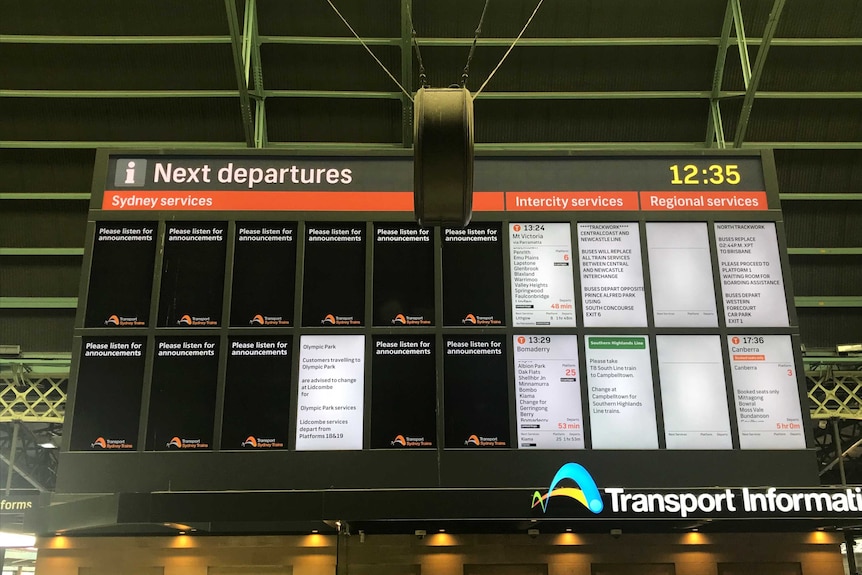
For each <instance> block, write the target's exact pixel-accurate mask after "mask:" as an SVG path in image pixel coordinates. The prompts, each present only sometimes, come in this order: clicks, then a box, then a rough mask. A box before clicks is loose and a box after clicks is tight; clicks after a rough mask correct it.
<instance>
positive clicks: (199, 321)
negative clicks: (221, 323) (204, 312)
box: [177, 314, 218, 326]
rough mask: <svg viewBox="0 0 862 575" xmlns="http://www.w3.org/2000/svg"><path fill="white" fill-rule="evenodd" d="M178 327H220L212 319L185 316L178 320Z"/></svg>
mask: <svg viewBox="0 0 862 575" xmlns="http://www.w3.org/2000/svg"><path fill="white" fill-rule="evenodd" d="M177 325H182V326H201V325H208V326H214V325H218V322H217V321H215V320H213V319H210V318H209V317H196V316H193V315H189V314H185V315H183V316H182V317H181V318H180V319H178V320H177Z"/></svg>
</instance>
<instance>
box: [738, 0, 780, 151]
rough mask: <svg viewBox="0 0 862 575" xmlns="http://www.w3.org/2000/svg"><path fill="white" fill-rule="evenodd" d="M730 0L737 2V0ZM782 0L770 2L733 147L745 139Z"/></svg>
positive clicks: (776, 26)
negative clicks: (770, 6)
mask: <svg viewBox="0 0 862 575" xmlns="http://www.w3.org/2000/svg"><path fill="white" fill-rule="evenodd" d="M732 1H734V2H738V1H739V0H732ZM784 2H785V0H775V2H774V3H773V4H772V10H771V11H770V12H769V19H768V20H767V21H766V27H765V28H764V29H763V39H762V43H761V44H760V48H759V49H758V50H757V57H756V58H755V59H754V69H753V70H752V71H751V82H750V83H749V82H746V88H745V99H744V100H743V101H742V110H741V111H740V112H739V121H738V122H737V123H736V135H735V136H734V138H733V147H734V148H739V147H740V146H741V145H742V142H743V141H744V140H745V132H746V131H748V121H749V119H750V118H751V107H752V106H753V105H754V95H755V94H756V93H757V86H758V85H759V84H760V78H761V77H762V76H763V68H764V66H766V55H767V54H768V53H769V44H770V42H772V37H773V36H775V30H776V28H778V20H779V19H780V18H781V11H782V10H783V9H784Z"/></svg>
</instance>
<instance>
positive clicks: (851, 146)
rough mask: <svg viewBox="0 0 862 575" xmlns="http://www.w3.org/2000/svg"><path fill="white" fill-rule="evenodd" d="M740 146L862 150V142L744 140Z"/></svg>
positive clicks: (780, 148) (744, 147)
mask: <svg viewBox="0 0 862 575" xmlns="http://www.w3.org/2000/svg"><path fill="white" fill-rule="evenodd" d="M740 148H743V149H748V148H755V149H758V150H760V149H762V148H773V149H776V150H862V142H859V141H857V142H850V141H848V142H743V143H742V146H740Z"/></svg>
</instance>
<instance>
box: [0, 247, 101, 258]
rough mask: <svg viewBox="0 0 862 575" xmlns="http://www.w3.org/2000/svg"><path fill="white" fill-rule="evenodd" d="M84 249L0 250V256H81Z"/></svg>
mask: <svg viewBox="0 0 862 575" xmlns="http://www.w3.org/2000/svg"><path fill="white" fill-rule="evenodd" d="M82 255H84V248H0V256H82Z"/></svg>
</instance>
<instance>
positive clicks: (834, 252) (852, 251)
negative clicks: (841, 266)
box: [787, 248, 862, 256]
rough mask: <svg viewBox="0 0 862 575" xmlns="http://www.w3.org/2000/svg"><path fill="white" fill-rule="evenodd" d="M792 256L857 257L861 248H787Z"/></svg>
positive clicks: (860, 253) (861, 250)
mask: <svg viewBox="0 0 862 575" xmlns="http://www.w3.org/2000/svg"><path fill="white" fill-rule="evenodd" d="M787 253H788V254H790V255H792V256H858V255H862V248H787Z"/></svg>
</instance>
